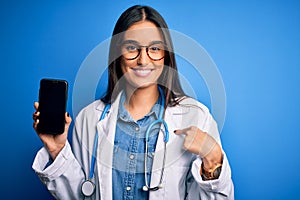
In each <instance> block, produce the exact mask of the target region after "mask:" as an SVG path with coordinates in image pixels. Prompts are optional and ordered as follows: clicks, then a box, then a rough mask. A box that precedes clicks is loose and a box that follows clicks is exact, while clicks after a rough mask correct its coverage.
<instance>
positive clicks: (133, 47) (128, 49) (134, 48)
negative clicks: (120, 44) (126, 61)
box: [125, 45, 138, 52]
mask: <svg viewBox="0 0 300 200" xmlns="http://www.w3.org/2000/svg"><path fill="white" fill-rule="evenodd" d="M125 49H126V51H129V52H132V51H137V49H138V48H137V47H136V46H135V45H126V46H125Z"/></svg>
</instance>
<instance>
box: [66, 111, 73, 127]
mask: <svg viewBox="0 0 300 200" xmlns="http://www.w3.org/2000/svg"><path fill="white" fill-rule="evenodd" d="M65 121H66V125H67V126H69V125H70V124H71V122H72V118H71V116H70V114H69V113H68V112H66V113H65Z"/></svg>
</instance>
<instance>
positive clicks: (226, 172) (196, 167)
mask: <svg viewBox="0 0 300 200" xmlns="http://www.w3.org/2000/svg"><path fill="white" fill-rule="evenodd" d="M200 106H201V107H202V108H203V109H202V116H203V115H204V116H205V117H204V119H205V120H204V123H203V122H201V124H199V127H201V129H202V130H203V131H205V132H207V133H208V134H210V135H211V136H212V137H214V139H215V140H216V141H217V142H218V144H219V145H220V146H221V148H222V144H221V139H220V134H219V131H218V127H217V123H216V122H215V120H214V119H213V117H212V115H211V114H210V113H209V110H208V109H207V108H206V107H204V106H203V105H200ZM201 165H202V159H201V158H200V157H199V156H198V157H197V158H196V160H194V161H193V163H192V169H191V173H192V175H193V177H194V180H195V181H194V182H193V183H192V184H191V187H190V188H189V191H188V198H187V199H230V200H231V199H234V186H233V182H232V178H231V169H230V165H229V162H228V159H227V156H226V154H225V152H224V151H223V165H222V171H221V174H220V176H219V178H218V179H216V180H208V181H204V180H202V177H201V175H200V168H201Z"/></svg>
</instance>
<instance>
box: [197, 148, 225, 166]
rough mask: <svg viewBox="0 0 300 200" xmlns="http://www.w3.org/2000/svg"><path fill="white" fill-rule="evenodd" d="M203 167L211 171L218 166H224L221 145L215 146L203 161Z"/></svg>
mask: <svg viewBox="0 0 300 200" xmlns="http://www.w3.org/2000/svg"><path fill="white" fill-rule="evenodd" d="M202 161H203V164H202V165H203V167H204V168H205V169H207V170H211V169H213V168H215V166H216V165H218V164H220V163H221V164H222V162H223V154H222V150H221V147H220V145H219V144H217V143H216V144H215V146H214V147H213V149H212V150H211V151H210V153H209V154H207V155H206V156H205V157H204V158H203V159H202Z"/></svg>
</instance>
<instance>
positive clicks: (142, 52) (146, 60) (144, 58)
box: [137, 47, 150, 65]
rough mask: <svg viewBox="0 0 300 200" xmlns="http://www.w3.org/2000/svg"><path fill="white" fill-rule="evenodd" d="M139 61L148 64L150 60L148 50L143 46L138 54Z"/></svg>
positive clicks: (140, 63)
mask: <svg viewBox="0 0 300 200" xmlns="http://www.w3.org/2000/svg"><path fill="white" fill-rule="evenodd" d="M137 62H138V64H139V65H147V64H148V63H149V62H150V58H149V57H148V54H147V50H146V48H145V47H141V50H140V55H139V56H138V59H137Z"/></svg>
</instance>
